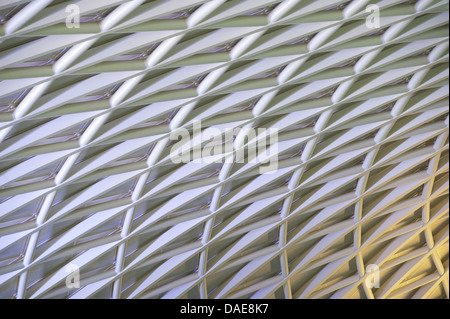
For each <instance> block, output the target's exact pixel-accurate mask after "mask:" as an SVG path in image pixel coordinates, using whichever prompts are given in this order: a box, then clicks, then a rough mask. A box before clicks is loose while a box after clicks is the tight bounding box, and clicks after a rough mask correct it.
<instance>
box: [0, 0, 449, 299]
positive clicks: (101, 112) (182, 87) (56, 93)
mask: <svg viewBox="0 0 450 319" xmlns="http://www.w3.org/2000/svg"><path fill="white" fill-rule="evenodd" d="M70 4H72V5H73V4H75V5H76V7H75V8H76V9H79V13H80V21H79V26H77V25H76V21H75V19H74V20H70V19H69V21H68V24H67V23H66V22H67V17H68V15H70V14H72V11H70V10H68V9H70V8H74V7H73V6H72V7H70V6H69V7H68V5H70ZM371 5H375V6H376V8H378V9H379V14H380V19H379V23H380V25H379V26H378V27H374V28H373V27H370V24H369V25H368V23H369V22H370V21H371V20H370V21H369V19H368V18H369V15H370V14H371V12H370V11H367V10H366V8H368V7H370V6H371ZM368 21H369V22H368ZM374 21H375V20H374ZM197 120H201V121H202V128H203V129H206V128H209V127H215V128H219V129H223V128H241V129H243V131H244V130H245V129H249V128H255V129H256V128H276V129H277V130H278V143H277V148H278V149H277V154H276V155H277V158H278V169H277V171H276V172H275V173H272V174H262V173H261V172H260V171H259V167H260V165H261V164H260V163H252V162H250V161H249V162H246V163H240V162H238V161H236V160H235V161H233V162H231V163H229V162H225V163H206V162H202V161H201V162H200V163H196V162H189V163H178V164H177V163H174V162H173V161H172V160H171V157H170V155H171V151H172V146H173V145H174V141H173V140H171V139H170V134H171V132H174V131H175V130H177V129H179V128H186V129H187V130H188V131H189V132H192V134H194V128H193V126H194V122H195V121H197ZM448 126H449V118H448V1H434V0H420V1H406V2H405V1H403V0H401V1H395V0H389V1H387V0H385V1H367V0H353V1H329V0H320V1H312V0H306V1H303V0H302V1H300V0H284V1H280V0H231V1H225V0H210V1H206V0H164V1H159V0H158V1H145V0H131V1H124V0H96V1H91V0H79V1H57V0H54V1H52V0H35V1H18V0H2V1H1V2H0V298H370V299H373V298H448V297H449V273H448V267H449V258H448V257H449V247H448V239H449V233H448V190H449V188H448V156H449V155H448V142H449V139H448V135H449V133H448ZM260 138H261V137H260V136H255V137H254V138H253V139H250V138H249V139H248V140H245V139H244V140H239V139H236V140H235V141H234V142H233V143H234V145H235V147H236V149H240V148H241V149H242V148H245V147H248V146H250V145H254V143H255V142H256V141H258V140H259V139H260ZM197 143H201V141H200V142H197ZM252 143H253V144H252ZM191 144H192V145H191V146H192V147H193V148H194V146H195V136H192V143H191ZM227 155H231V156H233V154H227ZM70 265H76V266H77V267H79V270H80V276H81V286H80V287H79V288H74V289H73V288H70V289H69V288H67V287H66V279H67V276H68V272H67V267H68V266H70ZM373 265H375V266H376V267H378V269H379V272H378V275H377V276H378V279H379V285H368V284H367V280H368V279H369V278H371V277H370V276H372V272H370V271H369V270H368V269H370V267H372V266H373Z"/></svg>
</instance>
